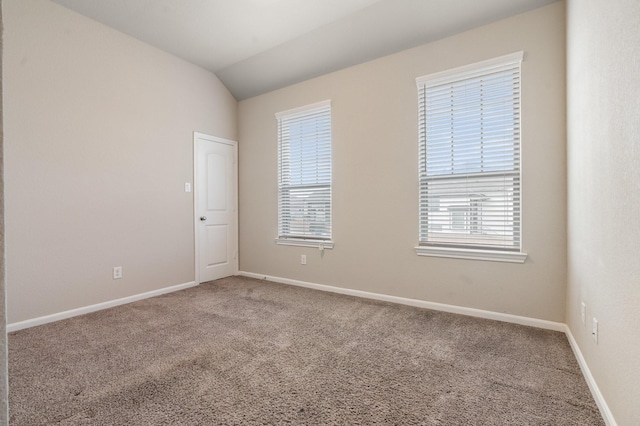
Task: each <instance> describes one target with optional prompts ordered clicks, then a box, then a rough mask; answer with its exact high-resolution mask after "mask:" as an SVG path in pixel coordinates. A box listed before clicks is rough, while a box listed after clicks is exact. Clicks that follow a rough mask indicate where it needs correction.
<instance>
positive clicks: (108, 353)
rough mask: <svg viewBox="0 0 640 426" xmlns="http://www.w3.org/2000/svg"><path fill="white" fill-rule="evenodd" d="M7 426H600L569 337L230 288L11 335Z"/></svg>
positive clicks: (219, 284)
mask: <svg viewBox="0 0 640 426" xmlns="http://www.w3.org/2000/svg"><path fill="white" fill-rule="evenodd" d="M9 389H10V391H9V399H10V400H9V404H10V419H11V424H13V425H42V424H57V425H58V424H59V425H261V424H296V425H320V424H345V425H372V424H394V425H602V424H604V423H603V421H602V418H601V416H600V414H599V412H598V409H597V407H596V405H595V403H594V401H593V399H592V397H591V395H590V393H589V389H588V387H587V384H586V382H585V380H584V378H583V376H582V375H581V373H580V369H579V367H578V365H577V362H576V360H575V358H574V356H573V354H572V352H571V349H570V347H569V344H568V342H567V339H566V337H565V335H564V334H562V333H559V332H553V331H548V330H541V329H537V328H531V327H524V326H518V325H514V324H507V323H502V322H497V321H490V320H484V319H478V318H471V317H466V316H460V315H454V314H448V313H442V312H435V311H430V310H424V309H418V308H412V307H408V306H402V305H394V304H390V303H383V302H376V301H370V300H366V299H358V298H353V297H349V296H343V295H337V294H331V293H324V292H318V291H314V290H309V289H304V288H297V287H292V286H285V285H280V284H275V283H270V282H266V281H258V280H254V279H249V278H241V277H232V278H226V279H223V280H219V281H214V282H211V283H207V284H203V285H200V286H198V287H194V288H191V289H188V290H184V291H180V292H176V293H172V294H169V295H164V296H159V297H156V298H153V299H147V300H143V301H140V302H135V303H131V304H128V305H124V306H120V307H116V308H112V309H108V310H104V311H100V312H96V313H92V314H88V315H84V316H80V317H75V318H71V319H68V320H64V321H59V322H56V323H51V324H47V325H43V326H39V327H34V328H31V329H26V330H21V331H18V332H15V333H11V334H10V335H9Z"/></svg>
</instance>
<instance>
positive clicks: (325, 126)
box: [276, 101, 333, 249]
mask: <svg viewBox="0 0 640 426" xmlns="http://www.w3.org/2000/svg"><path fill="white" fill-rule="evenodd" d="M276 119H277V121H278V238H277V239H276V242H277V243H278V244H286V245H300V246H309V247H319V248H321V249H324V248H333V243H332V242H331V104H330V101H325V102H320V103H317V104H313V105H308V106H305V107H302V108H297V109H295V110H290V111H284V112H281V113H278V114H276Z"/></svg>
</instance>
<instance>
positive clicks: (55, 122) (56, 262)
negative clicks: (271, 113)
mask: <svg viewBox="0 0 640 426" xmlns="http://www.w3.org/2000/svg"><path fill="white" fill-rule="evenodd" d="M4 9H5V10H4V13H5V57H4V59H5V69H4V82H5V86H4V90H5V92H4V96H5V106H6V107H5V117H4V118H5V161H6V163H5V164H6V168H5V179H6V193H5V195H6V205H7V209H6V223H7V228H6V243H7V298H8V299H7V304H8V316H9V319H8V321H9V323H13V322H18V321H22V320H26V319H31V318H34V317H39V316H43V315H47V314H53V313H57V312H61V311H65V310H69V309H73V308H78V307H82V306H86V305H91V304H95V303H99V302H104V301H109V300H113V299H117V298H121V297H126V296H129V295H134V294H138V293H142V292H147V291H151V290H155V289H160V288H163V287H168V286H173V285H177V284H182V283H187V282H190V281H193V280H194V247H193V246H194V240H193V198H192V193H185V192H184V183H185V182H192V180H193V177H192V175H193V154H192V132H193V131H199V132H203V133H208V134H212V135H215V136H220V137H224V138H229V139H236V138H237V134H236V130H237V125H236V112H237V111H236V109H237V103H236V101H235V99H234V98H233V97H232V96H231V95H230V94H229V92H228V91H227V90H226V88H225V87H224V86H223V85H222V84H221V83H220V82H219V80H218V79H217V78H216V77H215V76H214V75H213V74H211V73H210V72H208V71H205V70H203V69H201V68H198V67H196V66H194V65H191V64H188V63H186V62H184V61H182V60H179V59H177V58H175V57H173V56H171V55H169V54H167V53H164V52H162V51H160V50H157V49H155V48H152V47H150V46H148V45H146V44H143V43H141V42H139V41H136V40H134V39H133V38H130V37H128V36H126V35H123V34H121V33H119V32H117V31H115V30H113V29H110V28H108V27H106V26H103V25H101V24H98V23H96V22H94V21H92V20H89V19H87V18H85V17H83V16H81V15H78V14H76V13H74V12H71V11H69V10H67V9H65V8H63V7H61V6H58V5H56V4H54V3H51V2H49V1H46V0H5V1H4ZM113 266H123V268H124V278H123V279H122V280H118V281H113V280H112V279H111V271H112V267H113Z"/></svg>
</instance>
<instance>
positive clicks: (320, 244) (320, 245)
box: [276, 238, 335, 250]
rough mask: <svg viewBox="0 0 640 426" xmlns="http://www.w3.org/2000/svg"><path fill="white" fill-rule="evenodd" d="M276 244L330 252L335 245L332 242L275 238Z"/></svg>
mask: <svg viewBox="0 0 640 426" xmlns="http://www.w3.org/2000/svg"><path fill="white" fill-rule="evenodd" d="M276 244H278V245H281V246H296V247H313V248H317V249H320V250H325V249H326V250H331V249H332V248H333V247H334V245H335V244H334V242H333V241H328V240H305V239H302V238H276Z"/></svg>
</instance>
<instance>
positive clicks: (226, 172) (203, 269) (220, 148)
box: [193, 133, 238, 283]
mask: <svg viewBox="0 0 640 426" xmlns="http://www.w3.org/2000/svg"><path fill="white" fill-rule="evenodd" d="M193 140H194V155H195V160H194V166H195V188H194V190H195V197H194V198H195V212H196V217H195V228H196V280H197V281H198V283H202V282H206V281H211V280H217V279H219V278H224V277H228V276H230V275H234V274H236V272H237V257H238V256H237V240H238V238H237V236H238V231H237V229H238V225H237V223H238V220H237V218H238V216H237V187H238V186H237V176H238V174H237V162H236V154H237V145H236V142H234V141H229V140H226V139H221V138H216V137H213V136H207V135H204V134H202V133H194V136H193Z"/></svg>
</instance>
